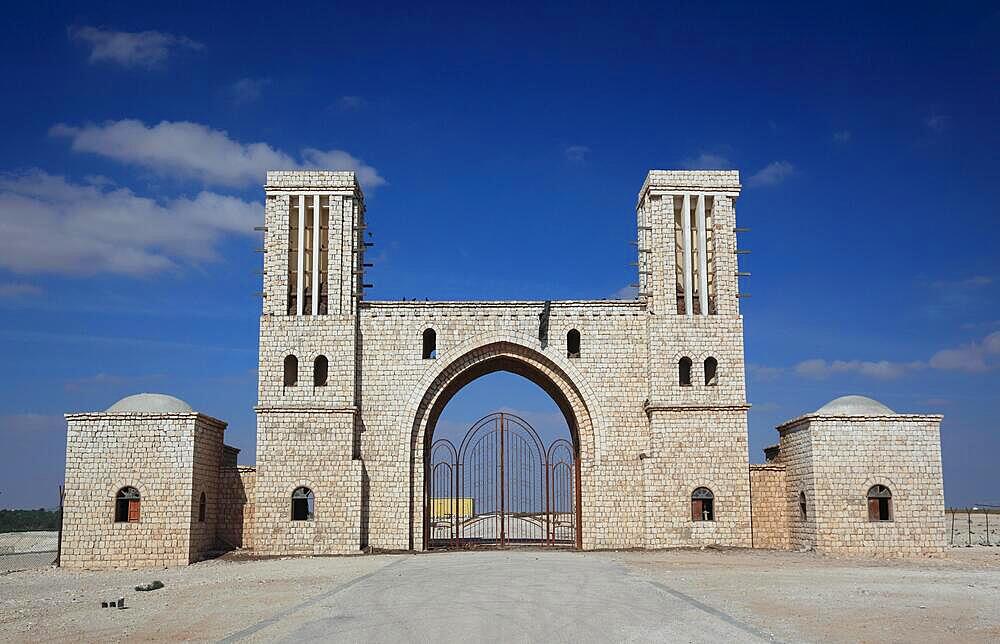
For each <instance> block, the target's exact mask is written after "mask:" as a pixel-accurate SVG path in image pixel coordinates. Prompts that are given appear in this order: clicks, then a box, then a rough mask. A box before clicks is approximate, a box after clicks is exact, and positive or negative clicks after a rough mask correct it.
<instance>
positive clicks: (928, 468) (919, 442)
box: [751, 396, 945, 556]
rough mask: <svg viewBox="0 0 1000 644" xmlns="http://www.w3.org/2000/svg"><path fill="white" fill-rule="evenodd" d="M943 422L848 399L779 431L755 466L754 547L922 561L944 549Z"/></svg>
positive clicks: (936, 417)
mask: <svg viewBox="0 0 1000 644" xmlns="http://www.w3.org/2000/svg"><path fill="white" fill-rule="evenodd" d="M941 418H942V417H941V416H939V415H927V414H898V413H896V412H894V411H893V410H891V409H889V407H887V406H886V405H884V404H882V403H880V402H879V401H877V400H873V399H871V398H867V397H865V396H842V397H840V398H836V399H834V400H831V401H830V402H828V403H827V404H825V405H823V406H822V407H820V408H819V409H817V410H816V411H814V412H811V413H808V414H804V415H802V416H799V417H798V418H793V419H792V420H789V421H786V422H784V423H782V424H781V425H779V426H778V428H777V429H778V434H779V436H780V442H779V443H778V444H777V445H774V446H772V447H769V448H767V449H766V450H765V453H766V455H767V460H768V463H767V464H766V465H753V466H751V483H752V494H753V512H754V528H755V543H757V544H759V545H763V544H764V543H767V544H768V545H771V546H775V547H789V548H793V549H814V550H817V551H821V552H830V553H839V554H865V555H880V556H900V555H919V554H926V553H933V552H937V551H940V550H941V549H942V548H943V547H944V545H945V523H944V488H943V485H942V475H941V432H940V426H941Z"/></svg>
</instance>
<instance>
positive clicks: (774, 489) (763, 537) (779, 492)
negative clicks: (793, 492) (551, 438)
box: [750, 464, 791, 550]
mask: <svg viewBox="0 0 1000 644" xmlns="http://www.w3.org/2000/svg"><path fill="white" fill-rule="evenodd" d="M786 486H787V483H786V481H785V468H784V466H782V465H772V464H764V465H751V466H750V501H751V513H752V515H753V547H754V548H774V549H777V550H788V549H789V548H790V547H791V538H790V535H789V532H788V502H787V499H786V494H787V492H786V489H787V487H786Z"/></svg>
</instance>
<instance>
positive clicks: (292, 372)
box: [284, 356, 299, 387]
mask: <svg viewBox="0 0 1000 644" xmlns="http://www.w3.org/2000/svg"><path fill="white" fill-rule="evenodd" d="M298 381H299V359H298V358H296V357H295V356H285V381H284V382H285V386H286V387H294V386H295V385H296V383H298Z"/></svg>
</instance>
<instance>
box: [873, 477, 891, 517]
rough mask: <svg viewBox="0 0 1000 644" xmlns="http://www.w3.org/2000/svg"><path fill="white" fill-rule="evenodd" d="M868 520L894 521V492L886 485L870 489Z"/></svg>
mask: <svg viewBox="0 0 1000 644" xmlns="http://www.w3.org/2000/svg"><path fill="white" fill-rule="evenodd" d="M868 520H869V521H892V492H890V491H889V488H887V487H886V486H884V485H873V486H872V487H871V488H870V489H869V490H868Z"/></svg>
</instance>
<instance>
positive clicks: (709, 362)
mask: <svg viewBox="0 0 1000 644" xmlns="http://www.w3.org/2000/svg"><path fill="white" fill-rule="evenodd" d="M705 384H706V385H707V386H709V387H714V386H715V385H717V384H719V361H718V360H716V359H715V358H712V357H708V358H705Z"/></svg>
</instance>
